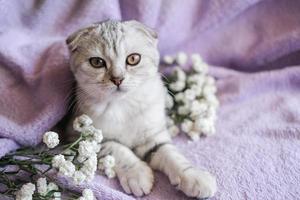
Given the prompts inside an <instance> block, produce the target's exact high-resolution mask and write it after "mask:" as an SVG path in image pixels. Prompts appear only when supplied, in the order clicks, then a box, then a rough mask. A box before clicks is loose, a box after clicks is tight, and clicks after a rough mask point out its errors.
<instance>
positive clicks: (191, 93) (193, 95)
mask: <svg viewBox="0 0 300 200" xmlns="http://www.w3.org/2000/svg"><path fill="white" fill-rule="evenodd" d="M184 97H185V98H186V99H187V100H188V101H193V100H194V99H195V98H196V93H195V91H194V90H191V89H187V90H185V91H184Z"/></svg>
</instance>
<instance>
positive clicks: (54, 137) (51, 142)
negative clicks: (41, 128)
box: [43, 131, 59, 149]
mask: <svg viewBox="0 0 300 200" xmlns="http://www.w3.org/2000/svg"><path fill="white" fill-rule="evenodd" d="M43 142H44V143H45V144H46V145H47V147H48V148H50V149H52V148H54V147H56V146H57V145H58V144H59V138H58V134H57V133H55V132H53V131H48V132H46V133H45V134H44V136H43Z"/></svg>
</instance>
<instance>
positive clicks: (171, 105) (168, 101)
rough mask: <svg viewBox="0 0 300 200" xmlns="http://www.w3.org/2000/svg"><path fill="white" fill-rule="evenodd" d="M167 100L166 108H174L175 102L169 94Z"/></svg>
mask: <svg viewBox="0 0 300 200" xmlns="http://www.w3.org/2000/svg"><path fill="white" fill-rule="evenodd" d="M165 100H166V107H167V108H168V109H171V108H172V107H173V106H174V101H173V98H172V96H171V95H170V94H169V93H167V95H166V99H165Z"/></svg>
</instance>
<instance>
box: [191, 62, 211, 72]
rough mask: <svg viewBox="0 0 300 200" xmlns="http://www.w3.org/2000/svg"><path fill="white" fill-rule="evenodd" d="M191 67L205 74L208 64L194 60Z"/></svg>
mask: <svg viewBox="0 0 300 200" xmlns="http://www.w3.org/2000/svg"><path fill="white" fill-rule="evenodd" d="M192 68H193V69H194V70H195V72H197V73H201V74H206V73H207V71H208V65H207V64H206V63H205V62H194V63H193V65H192Z"/></svg>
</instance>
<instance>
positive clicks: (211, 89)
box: [202, 85, 217, 97]
mask: <svg viewBox="0 0 300 200" xmlns="http://www.w3.org/2000/svg"><path fill="white" fill-rule="evenodd" d="M216 91H217V88H216V86H215V85H204V87H203V92H202V93H203V96H205V97H206V96H209V95H214V94H215V93H216Z"/></svg>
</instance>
